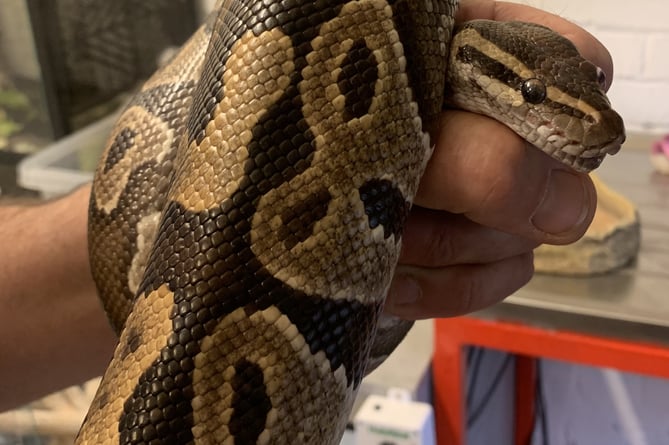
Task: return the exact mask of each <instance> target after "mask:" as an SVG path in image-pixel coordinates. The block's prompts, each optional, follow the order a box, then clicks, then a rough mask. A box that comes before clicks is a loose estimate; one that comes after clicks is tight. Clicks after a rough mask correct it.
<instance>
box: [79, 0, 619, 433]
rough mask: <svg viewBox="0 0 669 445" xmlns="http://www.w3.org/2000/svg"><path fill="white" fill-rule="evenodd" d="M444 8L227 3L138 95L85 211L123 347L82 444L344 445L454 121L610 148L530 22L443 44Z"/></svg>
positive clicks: (563, 154) (586, 75) (582, 163)
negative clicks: (461, 112)
mask: <svg viewBox="0 0 669 445" xmlns="http://www.w3.org/2000/svg"><path fill="white" fill-rule="evenodd" d="M456 6H457V2H456V1H455V0H428V1H424V0H421V1H414V0H395V1H389V0H359V1H350V0H329V1H317V2H314V1H311V0H281V1H279V0H276V1H273V0H264V1H262V2H261V1H251V0H239V1H233V0H226V1H221V2H219V3H218V4H217V10H216V11H215V12H214V13H213V14H212V16H211V17H210V18H209V19H208V20H207V23H206V24H205V25H204V26H203V27H202V28H201V29H200V30H199V31H198V32H197V33H196V34H195V35H194V36H193V38H192V39H191V40H190V41H189V42H188V43H187V44H186V45H184V47H183V48H182V49H181V51H180V52H179V53H178V54H177V55H176V56H175V57H174V58H173V59H172V61H171V62H170V63H169V64H168V65H167V66H165V67H164V68H162V69H161V70H160V71H158V72H157V73H156V74H155V75H154V76H153V77H152V78H151V79H150V80H149V81H148V82H147V83H146V84H145V85H144V87H143V88H142V89H141V90H140V92H139V93H138V94H137V96H136V97H135V98H134V99H133V101H132V102H131V103H130V104H129V105H128V107H127V108H126V110H125V111H124V112H123V113H122V115H121V117H120V118H119V121H118V124H117V126H116V128H115V130H114V132H113V134H112V135H111V137H110V139H109V143H108V146H107V149H106V150H105V153H104V155H103V158H102V160H101V162H100V166H99V168H98V171H97V174H96V179H95V183H94V188H93V193H92V197H91V207H90V246H91V263H92V268H93V272H94V276H95V279H96V282H97V283H98V287H99V289H100V293H101V296H102V299H103V301H104V303H105V308H106V309H107V311H108V313H109V316H110V319H111V321H112V323H113V325H114V327H115V329H116V330H117V331H118V332H119V333H120V342H119V345H118V347H117V350H116V352H115V355H114V358H113V360H112V363H111V365H110V367H109V369H108V370H107V372H106V374H105V377H104V379H103V383H102V385H101V388H100V391H99V393H98V394H97V396H96V399H95V401H94V403H93V405H92V406H91V410H90V412H89V415H88V417H87V419H86V421H85V423H84V425H83V427H82V430H81V433H80V435H79V437H78V441H77V443H80V444H107V443H110V444H111V443H118V444H147V445H148V444H159V443H169V444H192V443H201V444H219V443H222V444H230V445H233V444H234V445H251V444H267V445H270V444H274V445H279V444H305V445H324V444H325V445H335V444H337V443H339V440H340V438H341V435H342V434H343V431H344V428H345V425H346V422H347V419H348V415H349V411H350V408H351V405H352V402H353V400H354V398H355V394H356V392H357V389H358V386H359V384H360V381H361V379H362V377H363V376H364V374H365V372H367V371H369V369H370V368H372V367H375V366H377V365H378V364H379V363H380V362H381V361H383V359H384V358H385V357H386V356H387V355H388V354H389V353H390V352H392V350H393V349H394V348H395V346H396V345H397V344H398V343H399V342H400V341H401V339H402V337H403V336H404V334H405V333H406V331H407V330H408V329H409V328H410V326H411V324H410V322H402V321H400V320H396V319H391V318H386V317H381V316H380V314H381V310H382V307H383V300H384V298H385V295H386V293H387V291H388V287H389V284H390V280H391V277H392V274H393V272H394V268H395V265H396V263H397V260H398V256H399V252H400V247H401V235H402V229H403V226H404V222H405V220H406V217H407V216H408V212H409V210H410V207H411V203H412V200H413V197H414V194H415V192H416V189H417V187H418V181H419V180H420V176H421V174H422V171H423V168H424V167H425V165H426V163H427V161H428V159H429V157H430V154H431V151H432V146H431V145H432V144H431V142H430V141H431V138H430V135H433V134H434V131H435V129H436V121H437V117H438V114H439V112H440V111H441V109H442V107H443V106H444V104H445V103H446V104H456V105H457V106H461V107H463V108H465V109H468V110H470V111H476V112H483V113H486V114H488V115H491V116H493V117H497V118H498V119H500V120H501V121H503V122H506V123H507V124H509V125H510V126H511V127H512V128H513V129H514V130H516V131H517V132H518V133H519V134H522V135H523V136H524V137H526V138H527V139H528V140H529V141H530V142H533V143H535V144H537V145H541V148H542V149H544V150H545V151H546V152H548V153H550V154H552V155H553V156H555V157H556V158H558V159H560V160H562V161H563V162H565V163H568V164H570V165H572V166H574V167H575V168H578V169H582V170H587V169H590V168H594V167H596V166H597V165H598V164H599V162H601V158H602V157H603V155H604V154H605V153H613V152H615V150H616V149H617V146H618V145H619V144H620V142H621V140H622V138H623V128H622V122H621V121H620V119H619V117H618V116H617V115H616V114H615V113H614V112H613V111H611V110H610V106H609V104H608V101H607V100H606V98H605V96H604V94H603V92H602V91H601V88H600V85H599V84H598V72H597V69H596V68H595V67H594V66H592V65H590V64H588V63H587V62H585V61H584V60H582V59H580V58H579V57H578V55H577V54H576V53H575V50H574V48H573V46H570V44H568V43H567V42H566V41H564V39H561V38H559V37H557V36H555V35H554V34H552V33H549V32H548V31H547V30H545V29H544V28H538V27H535V26H532V25H527V24H506V25H503V26H502V25H500V26H498V25H496V24H492V23H490V22H475V23H470V24H468V25H466V26H465V27H463V28H462V29H461V30H460V31H459V34H456V35H455V37H454V38H453V39H451V33H452V28H453V23H454V16H455V9H456ZM538 38H540V39H544V40H542V41H545V43H546V44H545V45H535V44H534V43H532V42H533V41H534V40H536V39H538ZM537 46H544V47H545V48H547V49H548V51H549V52H548V55H547V54H546V53H543V54H539V53H537V51H538V50H539V48H537ZM449 51H450V57H449V55H448V54H449ZM547 60H550V63H549V62H546V61H547ZM447 63H450V64H451V66H450V67H447ZM447 68H448V69H447ZM557 74H559V75H557ZM444 92H446V96H444ZM370 354H371V356H370Z"/></svg>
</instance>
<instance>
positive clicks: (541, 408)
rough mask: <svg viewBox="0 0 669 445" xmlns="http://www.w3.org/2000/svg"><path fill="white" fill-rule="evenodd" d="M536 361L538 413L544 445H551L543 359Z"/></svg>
mask: <svg viewBox="0 0 669 445" xmlns="http://www.w3.org/2000/svg"><path fill="white" fill-rule="evenodd" d="M536 363H537V380H536V390H537V392H536V397H537V414H538V416H539V420H540V422H541V443H542V445H549V435H548V413H547V412H546V394H545V393H544V384H543V373H542V366H541V360H539V359H537V362H536Z"/></svg>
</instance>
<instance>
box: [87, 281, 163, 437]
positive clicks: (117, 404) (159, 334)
mask: <svg viewBox="0 0 669 445" xmlns="http://www.w3.org/2000/svg"><path fill="white" fill-rule="evenodd" d="M173 305H174V297H173V295H172V293H171V292H170V291H169V289H168V288H167V286H166V285H163V286H161V287H160V288H159V289H158V290H156V291H154V292H152V293H150V294H149V295H148V296H146V297H145V296H144V295H140V296H139V298H138V299H137V301H136V302H135V306H134V308H133V310H132V313H131V314H130V316H129V317H128V321H127V323H126V327H125V329H124V330H123V333H122V334H121V338H120V339H119V344H118V346H117V347H116V351H115V352H114V357H113V359H112V362H111V364H110V365H109V368H107V372H106V373H105V376H104V378H103V379H102V383H101V385H100V388H99V389H98V391H97V393H96V395H95V398H94V400H93V403H92V404H91V407H90V408H89V413H88V416H89V417H88V419H87V421H86V422H85V423H84V425H83V427H82V431H81V433H80V436H79V437H78V438H77V441H76V444H81V445H83V444H87V445H107V444H109V445H111V444H118V443H119V432H118V422H119V419H120V417H121V414H122V413H123V404H124V403H125V401H126V400H127V399H128V397H130V396H131V395H132V392H133V391H134V390H135V386H136V385H137V382H138V381H139V378H140V376H141V375H142V374H143V373H144V372H145V371H146V370H147V368H148V367H149V366H150V365H151V363H153V362H154V361H155V360H156V359H157V358H158V357H159V356H160V350H161V349H162V348H163V346H164V345H165V344H167V337H168V336H169V335H170V333H171V332H172V321H171V320H170V312H171V311H172V307H173ZM133 331H134V332H139V333H141V337H142V340H143V341H142V342H141V343H140V345H139V347H138V348H137V350H136V351H135V352H133V353H129V351H128V350H127V348H128V347H127V345H128V342H129V340H130V339H129V333H131V332H133ZM124 353H127V355H125V356H124Z"/></svg>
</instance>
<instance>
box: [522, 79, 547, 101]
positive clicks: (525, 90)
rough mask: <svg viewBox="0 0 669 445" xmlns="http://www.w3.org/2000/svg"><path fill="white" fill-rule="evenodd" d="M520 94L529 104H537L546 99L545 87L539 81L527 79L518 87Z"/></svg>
mask: <svg viewBox="0 0 669 445" xmlns="http://www.w3.org/2000/svg"><path fill="white" fill-rule="evenodd" d="M520 92H521V93H522V94H523V98H524V99H525V100H526V101H527V102H529V103H531V104H539V103H541V102H543V101H544V99H546V85H545V84H544V83H543V82H542V81H541V80H539V79H527V80H526V81H525V82H523V84H522V85H521V86H520Z"/></svg>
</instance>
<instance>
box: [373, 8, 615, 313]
mask: <svg viewBox="0 0 669 445" xmlns="http://www.w3.org/2000/svg"><path fill="white" fill-rule="evenodd" d="M475 18H483V19H492V20H500V21H506V20H520V21H526V22H534V23H538V24H542V25H544V26H548V27H549V28H552V29H553V30H554V31H556V32H558V33H560V34H562V35H564V36H565V37H567V38H569V39H570V40H571V41H572V42H573V43H574V44H575V45H576V47H577V48H578V50H579V51H580V52H581V55H583V56H584V57H585V58H586V59H588V60H590V61H591V62H592V63H594V64H595V65H596V66H598V67H600V68H601V69H602V70H603V71H604V73H605V74H606V79H607V87H608V86H610V80H611V79H612V75H613V63H612V60H611V56H610V55H609V53H608V51H607V50H606V48H605V47H604V46H603V45H602V44H601V43H600V42H599V41H597V40H596V39H595V38H594V37H593V36H592V35H590V34H589V33H587V32H586V31H585V30H583V29H582V28H580V27H578V26H576V25H574V24H573V23H570V22H568V21H566V20H564V19H562V18H560V17H558V16H555V15H552V14H549V13H547V12H544V11H541V10H538V9H535V8H531V7H529V6H524V5H519V4H514V3H506V2H495V1H492V0H470V1H466V0H465V1H463V2H461V5H460V10H459V13H458V17H457V19H458V21H467V20H472V19H475ZM415 204H416V205H415V206H414V209H413V210H412V212H411V215H410V216H409V219H408V221H407V226H406V229H405V231H404V235H403V250H402V254H401V257H400V264H399V266H398V268H397V271H396V273H395V277H394V280H393V284H392V286H391V290H390V292H389V295H388V301H387V303H386V312H387V313H389V314H392V315H397V316H400V317H402V318H409V319H419V318H429V317H441V316H456V315H462V314H465V313H468V312H472V311H475V310H478V309H481V308H484V307H486V306H489V305H492V304H494V303H497V302H499V301H501V300H502V299H504V298H505V297H507V296H508V295H510V294H511V293H513V292H514V291H516V290H517V289H519V288H520V287H521V286H523V285H524V284H525V283H527V281H528V280H529V279H530V277H531V276H532V273H533V271H534V269H533V255H532V251H533V249H534V248H535V247H536V246H538V245H539V244H542V243H549V244H567V243H571V242H574V241H576V240H577V239H578V238H580V237H581V236H582V235H583V233H585V231H586V229H587V227H588V226H589V224H590V222H591V221H592V218H593V216H594V212H595V206H596V194H595V189H594V186H593V184H592V182H591V181H590V179H589V177H588V176H587V175H585V174H581V173H576V172H574V171H572V170H571V169H569V168H568V167H566V166H565V165H563V164H561V163H560V162H558V161H555V160H553V159H552V158H550V157H549V156H547V155H546V154H544V153H543V152H541V151H539V150H538V149H537V148H535V147H532V146H530V145H529V144H528V143H526V142H525V141H523V140H522V139H520V138H519V137H518V136H516V134H515V133H513V132H512V131H511V130H510V129H508V128H507V127H505V126H504V125H502V124H500V123H498V122H496V121H493V120H492V119H490V118H487V117H483V116H479V115H476V114H473V113H468V112H462V111H446V112H444V113H443V114H442V116H441V122H440V131H439V135H438V137H437V142H436V148H435V152H434V154H433V156H432V159H431V160H430V162H429V164H428V167H427V169H426V172H425V174H424V176H423V178H422V180H421V185H420V189H419V191H418V195H417V197H416V200H415Z"/></svg>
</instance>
